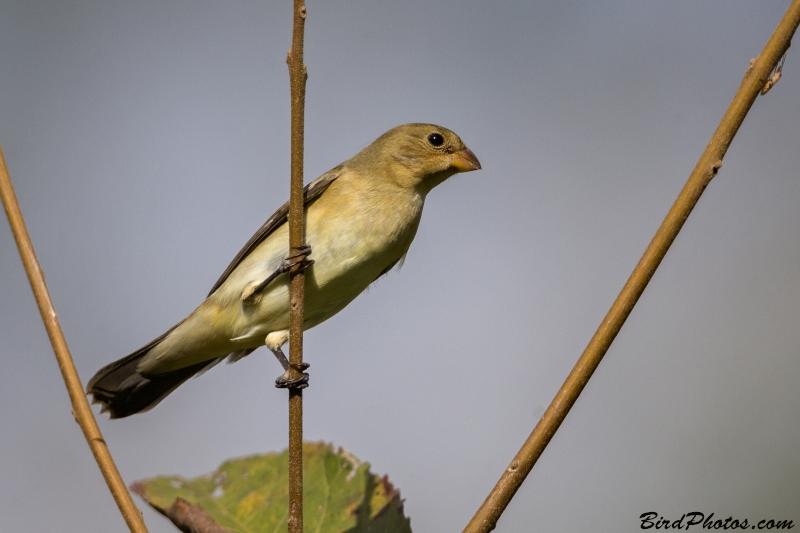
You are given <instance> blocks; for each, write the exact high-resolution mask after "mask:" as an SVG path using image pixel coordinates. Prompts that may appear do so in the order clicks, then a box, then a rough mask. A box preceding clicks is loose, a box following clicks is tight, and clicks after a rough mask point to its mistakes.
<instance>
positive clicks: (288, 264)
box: [282, 244, 314, 272]
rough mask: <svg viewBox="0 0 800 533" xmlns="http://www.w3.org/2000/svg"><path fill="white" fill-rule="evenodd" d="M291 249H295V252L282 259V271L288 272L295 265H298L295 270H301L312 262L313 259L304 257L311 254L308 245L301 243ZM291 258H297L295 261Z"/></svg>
mask: <svg viewBox="0 0 800 533" xmlns="http://www.w3.org/2000/svg"><path fill="white" fill-rule="evenodd" d="M292 250H294V251H296V252H297V253H296V254H294V255H290V256H289V257H287V258H286V259H284V260H283V266H282V269H283V271H284V272H288V271H289V270H291V269H292V268H294V267H295V266H297V265H299V268H298V269H297V272H301V271H303V270H305V269H307V268H308V267H310V266H311V265H313V264H314V260H313V259H306V257H308V256H309V255H311V246H310V245H308V244H301V245H300V246H295V247H294V248H292ZM293 259H297V261H292V260H293Z"/></svg>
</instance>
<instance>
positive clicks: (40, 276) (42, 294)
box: [0, 147, 147, 533]
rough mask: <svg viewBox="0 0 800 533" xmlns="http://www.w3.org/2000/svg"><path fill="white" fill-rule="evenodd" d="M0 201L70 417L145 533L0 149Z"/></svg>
mask: <svg viewBox="0 0 800 533" xmlns="http://www.w3.org/2000/svg"><path fill="white" fill-rule="evenodd" d="M0 197H2V199H3V207H4V208H5V210H6V215H7V216H8V223H9V225H10V226H11V232H12V233H13V234H14V240H16V241H17V248H18V249H19V255H20V257H21V258H22V264H23V266H24V267H25V273H26V274H27V275H28V280H29V281H30V283H31V288H32V289H33V296H34V298H36V303H37V305H38V306H39V312H40V313H41V315H42V322H44V327H45V329H46V330H47V336H48V337H50V344H52V345H53V352H55V354H56V360H57V361H58V367H59V368H60V369H61V375H62V376H63V377H64V383H65V384H66V386H67V392H69V398H70V401H71V402H72V414H73V416H74V417H75V421H76V422H78V425H79V426H80V427H81V431H83V435H84V437H86V442H88V443H89V448H90V449H91V450H92V454H93V455H94V458H95V460H96V461H97V466H99V467H100V472H102V474H103V478H105V480H106V483H107V484H108V489H109V490H110V491H111V494H112V496H114V501H115V502H117V506H118V507H119V510H120V512H121V513H122V517H123V518H124V519H125V523H126V524H128V528H129V529H130V530H131V532H132V533H147V527H145V525H144V520H143V519H142V513H141V511H139V509H138V508H137V507H136V505H135V504H134V503H133V499H132V498H131V495H130V493H129V492H128V489H126V488H125V483H124V482H123V481H122V477H121V476H120V475H119V471H118V470H117V466H116V465H115V464H114V460H113V459H112V458H111V452H109V451H108V446H106V441H105V440H103V435H102V434H101V433H100V428H99V427H97V421H96V420H95V418H94V414H92V409H91V407H89V401H88V400H87V399H86V395H85V394H84V392H83V386H82V385H81V380H80V377H78V371H77V370H76V369H75V363H74V362H73V360H72V355H70V353H69V347H68V346H67V341H66V339H64V332H63V331H61V324H59V322H58V315H56V310H55V307H53V302H52V300H51V299H50V293H49V292H48V290H47V285H46V284H45V281H44V272H43V271H42V269H41V267H40V266H39V261H38V260H37V259H36V253H35V252H34V250H33V244H32V243H31V238H30V236H29V235H28V230H27V228H26V227H25V220H24V219H23V218H22V211H21V210H20V208H19V203H18V202H17V195H16V194H15V193H14V187H13V185H12V184H11V177H10V176H9V175H8V170H7V169H6V162H5V159H4V158H3V149H2V148H1V147H0Z"/></svg>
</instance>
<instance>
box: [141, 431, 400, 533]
mask: <svg viewBox="0 0 800 533" xmlns="http://www.w3.org/2000/svg"><path fill="white" fill-rule="evenodd" d="M369 466H370V465H369V463H362V462H361V461H359V460H358V459H357V458H356V457H355V456H353V455H352V454H350V453H349V452H347V451H345V450H343V449H342V448H339V450H336V451H335V450H334V448H333V446H332V445H330V444H325V443H323V442H318V443H309V442H306V443H304V444H303V467H304V478H303V495H304V498H303V499H304V502H303V525H304V530H305V531H306V532H307V533H367V532H370V533H373V532H382V533H383V532H385V533H410V532H411V526H410V524H409V519H408V518H406V517H405V516H404V515H403V502H402V500H401V499H400V491H399V490H397V489H395V488H394V486H393V485H392V484H391V483H390V482H389V480H388V478H387V477H386V476H384V477H377V476H375V475H374V474H372V473H371V472H370V471H369ZM288 479H289V452H288V450H286V451H284V452H283V453H280V454H278V453H269V454H265V455H254V456H252V457H243V458H240V459H231V460H229V461H226V462H224V463H223V464H222V465H221V466H220V467H219V468H218V469H217V470H216V471H215V472H212V473H211V474H208V475H205V476H201V477H198V478H194V479H184V478H182V477H178V476H161V477H157V478H153V479H146V480H143V481H138V482H136V483H134V484H133V486H132V487H131V489H132V490H133V491H134V492H136V493H137V494H139V495H140V496H141V497H142V498H144V499H145V501H146V502H147V503H148V504H150V506H152V507H153V508H154V509H156V510H157V511H159V512H160V513H162V514H164V515H165V516H167V517H168V518H170V520H172V521H173V523H175V525H176V526H178V527H179V528H180V529H181V530H182V531H200V530H201V527H200V526H199V525H198V523H199V522H198V521H202V520H206V525H203V526H202V527H203V528H206V529H202V530H203V531H219V532H223V531H225V530H227V531H230V532H235V533H262V532H263V533H266V532H269V533H273V532H274V533H280V532H284V531H287V525H286V520H287V518H288V515H289V512H288V509H289V488H288V483H289V481H288ZM181 500H183V501H181ZM210 519H213V522H216V524H217V526H221V528H219V529H213V528H212V527H211V526H209V525H208V524H213V523H212V522H210ZM193 527H194V529H192V528H193Z"/></svg>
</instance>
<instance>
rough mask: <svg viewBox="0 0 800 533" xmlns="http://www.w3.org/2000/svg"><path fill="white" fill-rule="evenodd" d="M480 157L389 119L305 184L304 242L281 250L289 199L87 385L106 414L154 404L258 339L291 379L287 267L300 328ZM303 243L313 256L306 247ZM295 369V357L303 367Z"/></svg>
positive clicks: (390, 255) (377, 267)
mask: <svg viewBox="0 0 800 533" xmlns="http://www.w3.org/2000/svg"><path fill="white" fill-rule="evenodd" d="M480 168H481V165H480V163H479V162H478V159H477V157H475V154H473V153H472V151H471V150H469V149H468V148H467V147H466V146H465V145H464V143H463V142H462V141H461V139H460V138H459V137H458V135H456V134H455V133H453V132H452V131H450V130H448V129H446V128H442V127H440V126H435V125H433V124H405V125H402V126H397V127H396V128H393V129H391V130H389V131H387V132H386V133H384V134H383V135H381V136H380V137H378V138H377V139H376V140H375V141H374V142H372V144H370V145H369V146H367V147H366V148H364V149H363V150H361V151H360V152H359V153H358V154H356V155H355V156H353V157H352V158H351V159H349V160H347V161H345V162H344V163H342V164H341V165H339V166H337V167H335V168H333V169H331V170H330V171H328V172H326V173H325V174H323V175H322V176H320V177H319V178H317V179H316V180H314V181H313V182H311V183H310V184H308V185H307V186H306V187H305V189H304V201H305V216H306V242H307V243H308V246H307V247H306V248H304V249H303V250H300V253H298V254H295V255H289V225H288V223H287V214H288V211H289V204H288V202H287V203H286V204H284V205H283V206H281V208H280V209H278V210H277V211H276V212H275V214H274V215H272V216H271V217H270V218H269V219H268V220H267V221H266V222H265V223H264V225H263V226H261V228H260V229H259V230H258V231H257V232H256V234H255V235H253V237H252V238H251V239H250V241H249V242H248V243H247V244H245V246H244V248H242V250H241V251H240V252H239V254H238V255H237V256H236V257H235V258H234V259H233V261H232V262H231V264H230V265H229V266H228V268H227V269H226V270H225V272H224V273H223V274H222V276H221V277H220V278H219V280H217V282H216V283H215V284H214V287H213V288H212V289H211V293H210V294H209V295H208V298H206V300H205V301H204V302H203V303H202V304H200V306H199V307H198V308H197V309H195V311H194V312H193V313H192V314H191V315H189V316H188V317H187V318H186V319H185V320H183V321H182V322H181V323H180V324H178V325H177V326H175V327H173V328H172V329H170V330H169V331H167V332H166V333H164V334H163V335H161V336H160V337H159V338H157V339H156V340H154V341H153V342H151V343H149V344H148V345H146V346H144V347H143V348H140V349H139V350H137V351H135V352H134V353H132V354H130V355H129V356H127V357H123V358H122V359H120V360H118V361H115V362H113V363H111V364H109V365H107V366H105V367H103V368H101V369H100V370H99V371H98V372H97V373H96V374H95V375H94V377H93V378H92V379H91V380H90V381H89V384H88V385H87V393H89V394H91V395H92V396H93V398H94V401H95V402H96V403H99V404H101V405H102V411H103V412H106V411H107V412H108V413H110V415H111V418H122V417H126V416H129V415H132V414H135V413H139V412H142V411H147V410H148V409H150V408H152V407H154V406H155V405H156V404H158V403H159V402H160V401H161V400H162V399H164V397H166V396H167V395H168V394H169V393H171V392H172V391H173V390H175V388H177V387H178V386H179V385H180V384H181V383H183V382H184V381H186V380H187V379H189V378H190V377H191V376H193V375H195V374H197V373H198V372H202V371H204V370H206V369H208V368H210V367H211V366H213V365H215V364H217V363H218V362H220V361H221V360H222V359H224V358H225V357H228V359H229V361H230V362H233V361H237V360H239V359H241V358H242V357H244V356H246V355H248V354H250V353H251V352H253V351H254V350H255V349H256V348H258V347H260V346H262V345H266V346H267V347H268V348H269V349H270V350H271V351H272V352H273V353H274V354H275V356H276V357H277V358H278V360H279V361H280V363H281V365H282V366H283V368H284V370H285V371H286V372H285V373H284V374H283V375H282V376H280V377H279V378H278V379H277V380H276V386H278V387H289V388H292V387H297V388H303V387H306V386H307V384H308V374H306V373H303V374H302V377H301V378H299V379H296V380H291V379H289V377H288V376H289V363H288V361H287V360H286V356H285V355H284V354H283V352H282V350H281V346H283V344H285V343H286V341H287V340H288V338H289V275H288V273H287V272H288V271H289V270H290V269H291V267H292V266H294V265H295V264H298V263H299V264H301V265H302V266H303V267H305V268H306V271H305V315H304V325H303V327H304V329H308V328H312V327H314V326H316V325H317V324H320V323H322V322H324V321H325V320H327V319H329V318H330V317H332V316H333V315H335V314H336V313H338V312H339V311H341V310H342V309H344V307H345V306H346V305H347V304H349V303H350V302H351V301H353V299H355V297H356V296H358V295H359V294H361V293H362V292H363V291H364V289H366V288H367V287H368V286H369V285H370V284H371V283H372V282H373V281H375V280H376V279H377V278H379V277H381V276H382V275H384V274H386V273H387V272H388V271H389V270H391V269H392V267H394V266H395V265H396V264H397V263H398V262H399V261H401V260H402V259H403V257H404V256H405V255H406V252H408V248H409V246H411V241H412V240H414V235H415V234H416V233H417V227H418V226H419V221H420V218H421V216H422V207H423V204H424V203H425V197H426V195H427V194H428V193H429V192H430V191H431V189H433V188H434V187H436V186H437V185H439V184H440V183H442V182H443V181H444V180H446V179H447V178H449V177H450V176H452V175H453V174H456V173H458V172H469V171H471V170H478V169H480ZM312 251H313V257H314V260H313V261H312V260H308V259H306V257H307V256H308V255H309V254H311V253H312ZM301 370H305V368H303V369H301Z"/></svg>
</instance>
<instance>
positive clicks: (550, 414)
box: [464, 0, 800, 533]
mask: <svg viewBox="0 0 800 533" xmlns="http://www.w3.org/2000/svg"><path fill="white" fill-rule="evenodd" d="M798 24H800V0H793V2H792V3H791V5H790V6H789V9H788V10H787V11H786V13H785V14H784V16H783V18H782V19H781V21H780V23H779V24H778V27H777V28H776V29H775V31H774V32H773V34H772V36H771V37H770V38H769V41H767V44H766V46H765V47H764V50H763V51H762V52H761V54H760V55H759V56H758V57H757V58H756V59H754V60H753V61H751V64H750V66H749V67H748V69H747V70H746V71H745V74H744V79H743V80H742V84H741V86H740V87H739V90H738V91H737V92H736V96H734V98H733V101H732V102H731V105H730V107H728V110H727V111H726V112H725V115H724V116H723V117H722V121H721V122H720V124H719V126H718V127H717V131H715V132H714V135H713V136H712V137H711V141H710V142H709V143H708V146H707V147H706V149H705V151H704V152H703V155H702V156H700V161H698V163H697V166H696V167H695V168H694V171H692V174H691V175H690V176H689V180H688V181H687V182H686V185H684V187H683V190H682V191H681V192H680V194H679V195H678V198H677V200H675V203H674V204H673V206H672V208H670V210H669V212H668V213H667V216H666V218H665V219H664V221H663V222H662V223H661V227H659V228H658V231H657V232H656V234H655V236H654V237H653V240H652V241H651V242H650V245H649V246H648V247H647V250H645V252H644V255H643V256H642V258H641V259H640V260H639V263H638V264H637V265H636V268H635V269H634V270H633V273H632V274H631V277H630V278H628V281H627V282H626V283H625V286H624V287H623V288H622V291H621V292H620V294H619V296H617V299H616V301H614V304H613V305H612V306H611V309H610V310H609V311H608V314H607V315H606V316H605V318H604V319H603V321H602V322H601V323H600V327H599V328H597V332H595V334H594V336H593V337H592V340H591V341H589V345H588V346H587V347H586V350H584V352H583V355H581V357H580V359H578V362H577V363H576V364H575V367H574V368H573V369H572V372H570V374H569V376H568V377H567V379H566V381H565V382H564V384H563V385H562V386H561V389H560V390H559V391H558V393H557V394H556V397H555V398H554V399H553V401H552V402H551V403H550V406H549V407H548V408H547V411H545V413H544V415H543V416H542V418H541V420H539V423H538V424H536V427H535V428H534V430H533V432H532V433H531V434H530V436H529V437H528V439H527V440H526V441H525V444H523V445H522V448H521V449H520V451H519V452H518V453H517V455H516V457H514V459H513V460H512V461H511V464H510V465H509V466H508V468H507V469H506V470H505V472H503V475H502V476H501V477H500V480H499V481H498V482H497V484H496V485H495V487H494V489H492V492H490V493H489V496H488V497H487V498H486V500H485V501H484V502H483V504H482V505H481V507H480V509H478V512H477V513H475V516H473V517H472V520H470V522H469V524H467V527H466V528H465V529H464V533H478V532H480V533H485V532H488V531H491V530H493V529H494V528H495V525H497V520H498V519H499V518H500V515H501V514H503V511H504V510H505V508H506V506H508V504H509V502H510V501H511V498H513V497H514V494H515V493H516V492H517V489H519V487H520V486H521V485H522V482H523V481H525V478H526V477H527V475H528V473H530V471H531V469H532V468H533V465H534V464H535V463H536V461H537V460H538V459H539V456H541V455H542V452H544V449H545V447H546V446H547V444H548V443H549V442H550V439H551V438H553V435H554V434H555V432H556V431H557V430H558V428H559V426H560V425H561V422H563V421H564V418H565V417H566V416H567V413H569V410H570V409H571V408H572V406H573V404H574V403H575V401H576V400H577V399H578V396H579V395H580V393H581V391H582V390H583V388H584V387H585V386H586V383H587V382H588V381H589V378H591V377H592V373H593V372H594V371H595V369H596V368H597V365H599V364H600V361H601V360H602V359H603V356H604V355H605V353H606V352H607V351H608V348H609V347H610V346H611V343H612V342H613V341H614V338H615V337H616V336H617V333H619V330H620V329H621V328H622V325H623V324H624V323H625V320H626V319H627V318H628V315H630V313H631V311H632V310H633V307H634V306H635V305H636V302H637V301H638V300H639V297H640V296H641V295H642V292H644V289H645V287H647V283H648V282H649V281H650V278H652V277H653V274H654V273H655V271H656V269H657V268H658V265H659V264H660V263H661V260H662V259H663V258H664V255H665V254H666V253H667V250H668V249H669V247H670V245H672V242H673V241H674V240H675V237H677V235H678V232H679V231H680V230H681V228H682V227H683V224H684V222H686V219H687V218H688V217H689V214H690V213H691V212H692V209H693V208H694V206H695V205H696V204H697V201H698V200H699V199H700V196H701V195H702V194H703V191H704V190H705V188H706V187H707V186H708V184H709V183H710V182H711V180H712V179H713V178H714V176H716V174H717V172H718V171H719V169H720V167H721V166H722V158H723V157H725V152H727V150H728V147H729V146H730V144H731V141H733V138H734V136H735V135H736V132H737V131H738V130H739V126H741V125H742V122H743V121H744V118H745V116H746V115H747V112H748V111H749V110H750V108H751V107H752V105H753V102H754V101H755V99H756V96H758V93H759V92H760V91H761V90H762V89H763V88H764V87H765V84H766V83H767V81H768V80H769V79H770V75H771V74H772V71H773V70H774V69H775V67H776V65H777V64H778V61H779V60H780V58H781V57H782V56H783V55H784V54H785V53H786V50H787V49H788V48H789V45H790V44H791V40H792V36H793V35H794V32H795V31H796V30H797V26H798Z"/></svg>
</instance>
